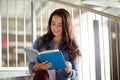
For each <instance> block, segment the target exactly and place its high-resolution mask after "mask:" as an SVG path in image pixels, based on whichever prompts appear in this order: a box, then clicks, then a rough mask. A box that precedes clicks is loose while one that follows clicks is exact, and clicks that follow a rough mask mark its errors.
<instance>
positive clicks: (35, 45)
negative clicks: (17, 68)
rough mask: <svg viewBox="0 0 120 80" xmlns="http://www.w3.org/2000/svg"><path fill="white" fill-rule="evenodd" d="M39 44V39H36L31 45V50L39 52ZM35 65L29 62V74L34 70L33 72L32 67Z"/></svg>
mask: <svg viewBox="0 0 120 80" xmlns="http://www.w3.org/2000/svg"><path fill="white" fill-rule="evenodd" d="M39 43H40V39H39V38H37V39H36V40H35V42H34V44H33V48H34V49H36V50H38V51H39ZM34 65H35V61H34V62H30V63H29V71H30V73H34V70H33V66H34Z"/></svg>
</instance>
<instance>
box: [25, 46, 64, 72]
mask: <svg viewBox="0 0 120 80" xmlns="http://www.w3.org/2000/svg"><path fill="white" fill-rule="evenodd" d="M24 51H25V52H26V55H27V57H28V59H29V60H30V61H35V60H36V58H38V60H39V62H44V61H48V62H51V63H52V66H51V67H50V68H48V70H53V69H61V68H66V64H65V59H64V57H63V55H62V52H61V51H59V50H46V51H43V52H40V53H39V52H38V51H37V50H35V49H28V48H24Z"/></svg>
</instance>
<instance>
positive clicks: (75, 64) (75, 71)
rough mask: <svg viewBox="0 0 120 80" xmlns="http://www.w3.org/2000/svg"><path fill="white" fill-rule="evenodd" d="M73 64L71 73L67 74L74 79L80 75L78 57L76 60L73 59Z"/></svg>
mask: <svg viewBox="0 0 120 80" xmlns="http://www.w3.org/2000/svg"><path fill="white" fill-rule="evenodd" d="M71 64H72V70H71V72H70V74H67V73H65V75H67V76H68V77H70V78H71V79H73V78H76V77H77V75H78V59H77V58H76V59H75V60H73V61H71Z"/></svg>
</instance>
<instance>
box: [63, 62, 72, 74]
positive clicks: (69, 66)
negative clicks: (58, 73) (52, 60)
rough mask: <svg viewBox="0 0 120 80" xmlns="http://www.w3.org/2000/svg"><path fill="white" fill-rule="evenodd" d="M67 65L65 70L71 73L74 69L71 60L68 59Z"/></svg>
mask: <svg viewBox="0 0 120 80" xmlns="http://www.w3.org/2000/svg"><path fill="white" fill-rule="evenodd" d="M66 65H67V67H66V68H65V69H64V70H65V72H66V73H68V74H69V73H70V72H71V70H72V64H71V62H69V61H67V62H66Z"/></svg>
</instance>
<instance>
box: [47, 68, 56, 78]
mask: <svg viewBox="0 0 120 80" xmlns="http://www.w3.org/2000/svg"><path fill="white" fill-rule="evenodd" d="M48 73H49V77H50V80H56V76H55V70H48Z"/></svg>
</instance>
